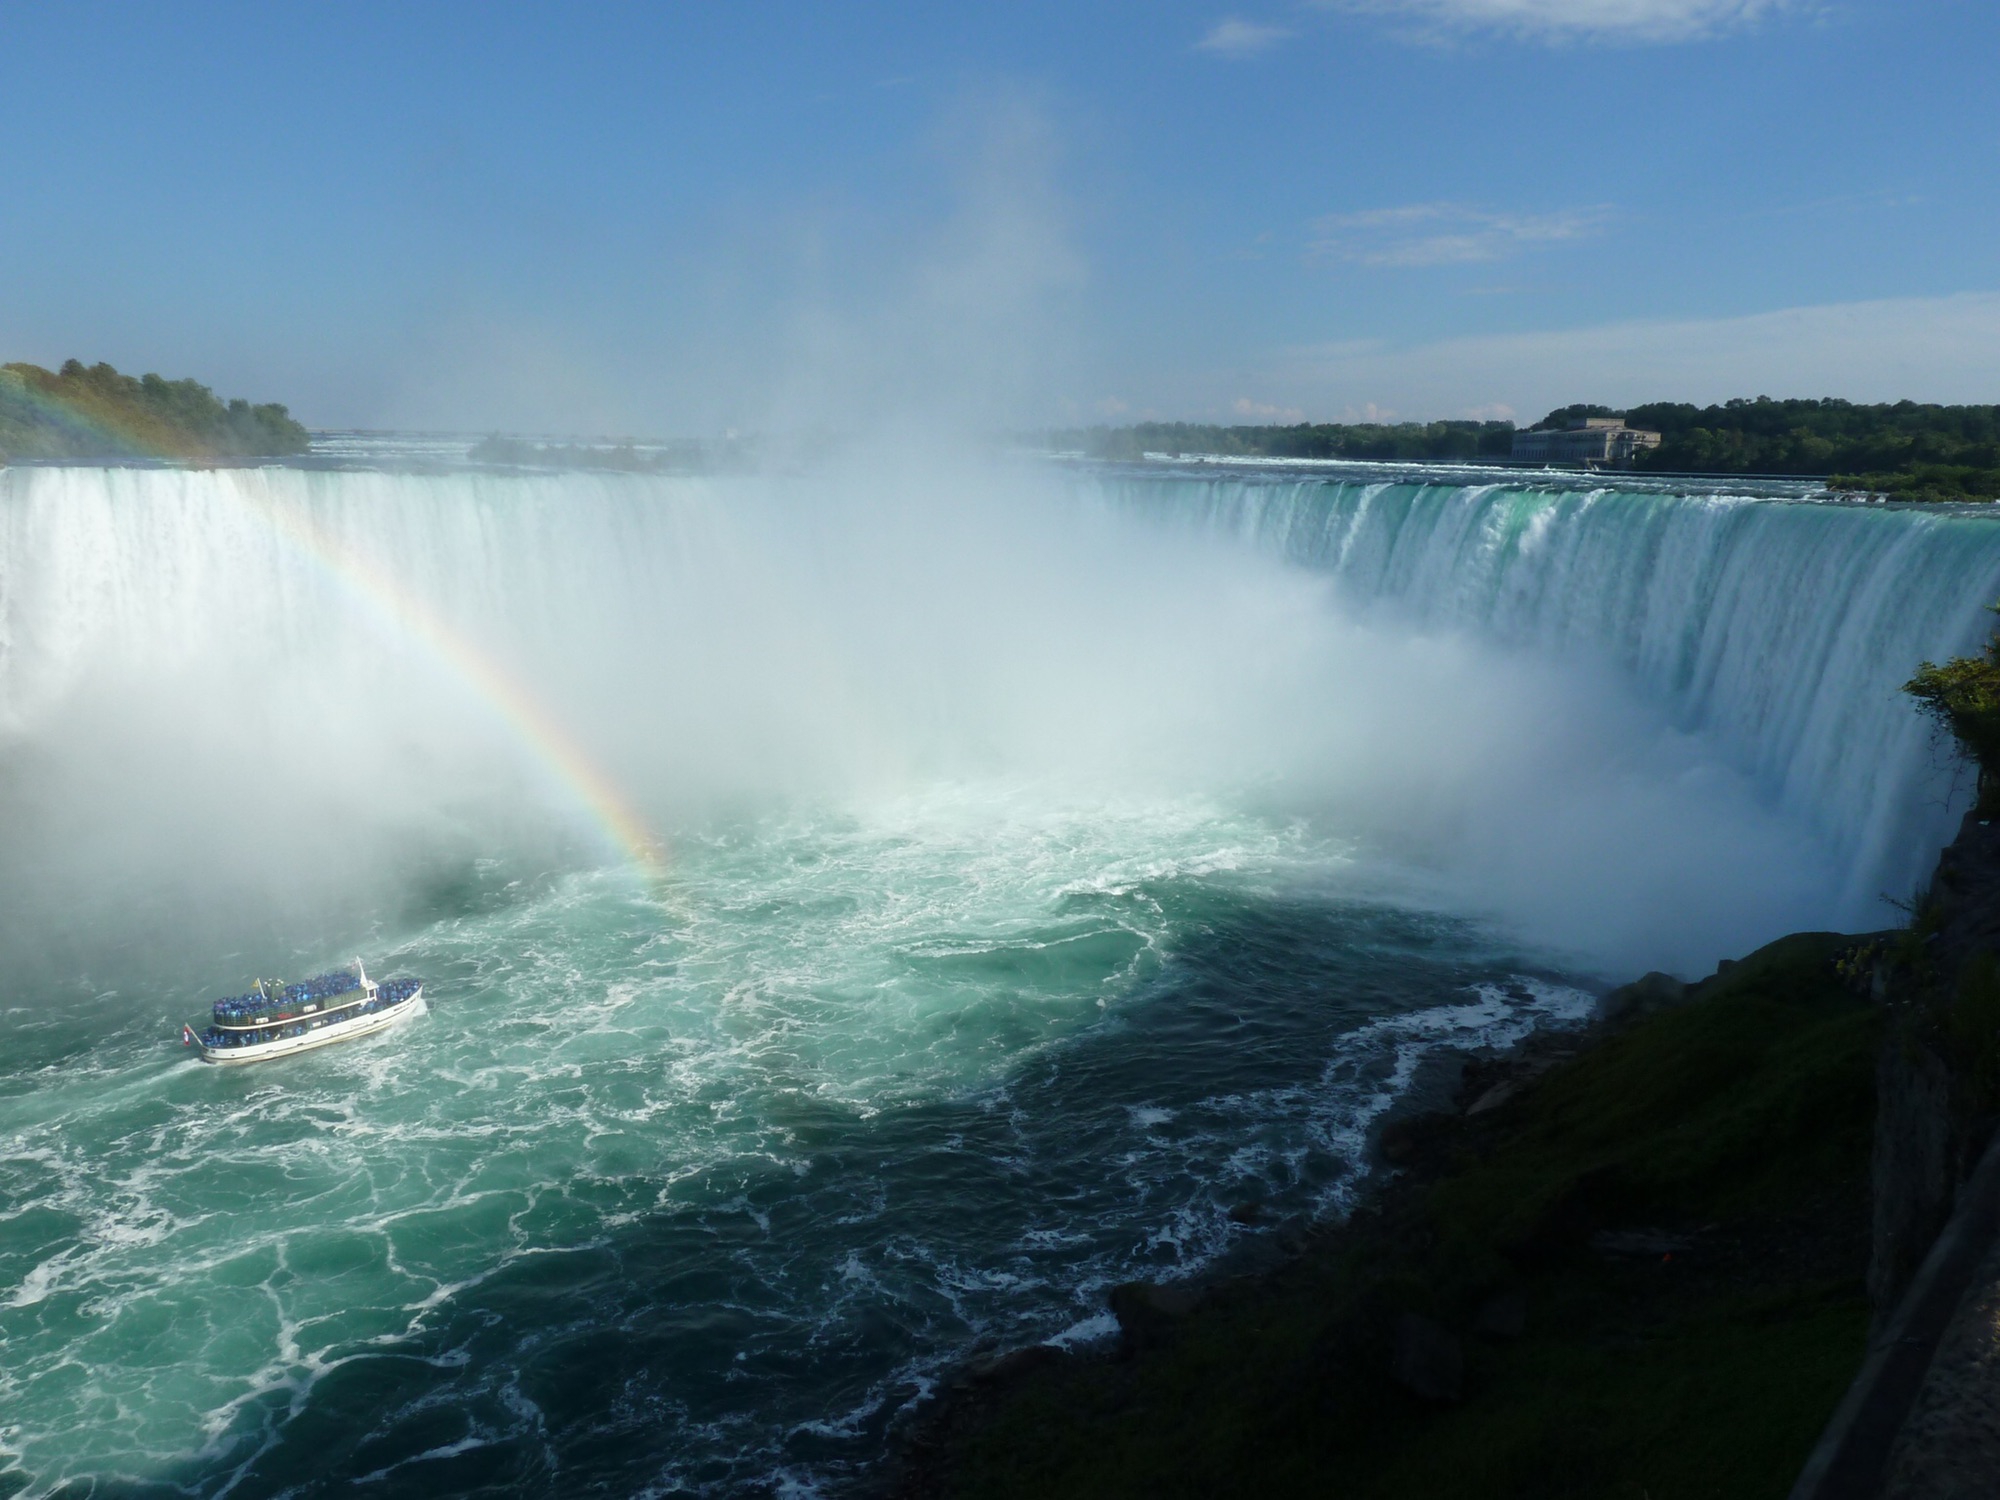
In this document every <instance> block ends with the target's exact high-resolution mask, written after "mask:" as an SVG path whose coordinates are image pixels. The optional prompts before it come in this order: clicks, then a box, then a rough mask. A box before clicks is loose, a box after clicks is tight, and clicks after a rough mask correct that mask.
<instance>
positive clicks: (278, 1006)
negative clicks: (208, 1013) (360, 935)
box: [215, 969, 361, 1022]
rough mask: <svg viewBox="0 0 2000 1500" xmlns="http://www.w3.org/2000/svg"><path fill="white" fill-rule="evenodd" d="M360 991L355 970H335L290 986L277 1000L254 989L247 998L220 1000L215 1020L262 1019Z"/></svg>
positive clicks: (238, 996)
mask: <svg viewBox="0 0 2000 1500" xmlns="http://www.w3.org/2000/svg"><path fill="white" fill-rule="evenodd" d="M360 988H361V981H360V980H359V979H358V978H356V977H355V975H354V972H353V970H351V969H336V970H334V971H333V973H331V974H316V975H314V976H313V977H312V978H311V979H302V980H300V981H299V982H298V983H297V984H288V985H286V986H285V987H284V989H283V990H282V991H281V992H280V993H279V994H278V996H277V998H276V999H271V998H268V997H266V996H265V995H264V994H263V993H261V992H260V991H257V990H252V991H251V992H250V993H249V994H247V995H235V996H232V997H231V998H229V999H227V1000H218V1001H216V1002H215V1019H216V1020H218V1021H223V1022H228V1021H247V1020H250V1019H251V1018H252V1017H253V1016H261V1015H264V1014H266V1013H268V1012H270V1011H273V1010H283V1009H286V1008H287V1007H290V1006H297V1005H309V1004H311V1003H312V1002H313V1001H315V1000H331V999H332V998H333V997H334V996H335V995H344V994H346V993H347V992H348V991H349V990H358V989H360Z"/></svg>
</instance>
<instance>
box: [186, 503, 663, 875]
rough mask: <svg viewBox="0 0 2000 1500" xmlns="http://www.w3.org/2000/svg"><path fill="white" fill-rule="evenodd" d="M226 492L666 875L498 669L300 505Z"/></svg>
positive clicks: (647, 841) (601, 780)
mask: <svg viewBox="0 0 2000 1500" xmlns="http://www.w3.org/2000/svg"><path fill="white" fill-rule="evenodd" d="M229 477H230V479H231V480H232V481H233V482H232V483H230V484H229V485H228V486H227V487H226V488H227V492H228V493H230V494H231V495H232V496H233V498H234V499H236V500H237V501H238V502H239V503H240V504H241V505H242V506H243V508H244V509H245V510H246V511H248V512H250V513H251V514H252V515H255V516H256V517H258V518H259V519H260V520H262V521H263V522H264V523H265V524H266V525H267V526H269V528H270V529H271V531H272V532H273V533H274V534H275V535H276V536H277V537H278V539H279V540H280V541H281V542H282V543H284V544H285V545H287V546H289V547H290V548H291V549H292V550H293V551H294V552H296V553H297V554H299V555H300V556H302V557H304V558H306V559H308V560H310V561H311V562H312V563H314V564H315V565H316V566H317V567H318V568H319V569H320V571H321V572H322V573H324V574H325V575H326V576H327V577H328V578H329V579H331V580H332V582H333V583H334V584H335V585H336V586H337V587H338V588H339V589H340V591H341V592H342V593H343V594H345V595H346V596H347V597H348V598H349V599H350V600H352V601H353V602H354V603H356V604H357V605H359V606H360V607H361V608H363V609H364V610H365V611H366V612H367V613H369V614H371V615H373V616H375V617H376V618H377V619H379V620H381V621H382V622H383V623H384V624H386V625H387V626H389V627H390V628H391V629H393V630H394V631H395V632H396V633H397V634H399V635H401V636H404V637H406V638H408V639H410V640H413V641H415V642H416V643H417V644H419V645H420V646H422V647H423V648H424V649H425V650H426V651H428V652H429V653H430V655H431V657H432V658H433V659H434V660H435V661H436V662H437V663H438V664H439V665H440V666H442V667H444V668H445V669H447V670H448V671H449V672H450V673H451V675H453V676H454V677H456V678H457V679H458V680H459V681H461V682H462V683H464V684H465V686H466V687H468V688H469V689H470V690H471V691H472V692H473V693H474V694H475V695H476V696H477V697H479V698H480V699H482V700H483V701H484V702H485V703H486V705H487V706H488V707H489V708H490V709H491V710H492V711H493V712H494V714H495V715H496V716H497V717H498V718H499V719H500V720H501V721H502V722H503V723H504V724H506V726H507V727H508V728H509V729H510V730H511V731H512V732H513V734H514V736H515V738H516V739H518V740H519V741H520V742H521V744H522V745H523V746H524V747H526V748H527V750H528V751H529V752H530V754H531V755H532V757H533V758H534V759H535V760H536V761H538V762H539V763H540V764H541V765H542V766H543V767H545V768H546V769H547V770H548V771H549V772H550V773H551V774H552V776H553V778H554V780H555V781H556V782H557V783H558V784H560V785H561V786H562V787H563V788H564V789H565V790H566V792H567V793H568V794H569V796H570V798H571V800H573V801H574V802H575V803H576V804H577V805H578V806H579V807H581V808H582V809H583V811H584V812H585V813H586V814H588V815H589V817H590V819H591V821H592V822H594V823H595V824H596V825H597V827H598V828H599V829H600V831H601V832H602V833H603V834H604V836H605V838H606V839H607V840H609V842H610V843H611V844H612V845H614V846H615V847H616V848H618V849H619V850H620V851H622V852H623V854H624V855H625V856H626V858H627V859H628V860H629V861H630V862H631V864H632V867H633V868H634V869H635V870H637V871H638V872H639V874H640V875H641V876H643V877H644V878H645V879H646V880H647V881H648V882H649V883H651V882H653V881H657V880H658V879H659V878H660V877H661V876H662V875H664V873H665V870H666V846H665V845H664V844H663V843H662V842H661V840H660V839H659V838H658V837H657V836H656V835H655V834H654V833H653V832H652V830H651V829H650V828H648V827H647V825H646V822H645V820H644V819H643V818H642V817H640V815H639V814H638V812H637V811H635V810H634V809H633V807H632V805H631V804H630V802H628V801H627V800H626V799H625V797H624V795H623V794H622V793H621V792H620V791H619V790H618V788H617V787H616V786H614V785H613V784H612V782H611V780H610V778H609V777H607V776H606V775H605V774H604V773H603V772H602V771H601V770H599V769H598V767H597V766H596V764H595V763H594V762H593V761H592V760H591V758H590V756H589V755H588V754H586V753H585V751H584V750H583V748H582V746H580V745H578V744H577V742H576V741H575V740H574V739H573V738H572V737H571V736H570V734H569V732H568V731H567V730H566V729H564V727H563V726H562V724H561V723H560V721H558V720H557V719H556V717H555V716H554V715H553V714H551V713H550V712H549V711H548V710H547V709H546V708H544V707H543V706H542V705H541V704H540V703H539V702H538V701H536V699H535V697H534V695H533V694H532V693H530V692H529V691H528V690H527V689H526V688H525V687H523V686H522V685H521V684H520V683H519V682H516V681H515V680H514V679H513V678H512V677H510V676H508V675H507V673H506V671H505V670H504V669H503V668H502V667H501V666H500V664H499V663H498V662H496V661H494V660H493V658H492V657H490V656H488V655H487V654H486V653H485V652H483V651H481V650H480V649H479V648H478V647H477V646H476V645H474V644H473V643H472V642H471V641H470V640H468V639H467V638H466V637H465V636H464V635H463V634H461V633H460V632H459V631H457V630H455V629H453V628H452V626H451V625H450V624H448V623H447V622H446V621H445V620H444V619H443V618H441V617H440V616H439V615H438V614H436V613H435V612H434V611H432V610H431V609H429V608H427V607H426V606H425V605H424V604H423V603H422V602H421V601H419V600H418V599H417V598H416V597H414V596H413V595H412V594H410V593H409V592H408V591H406V590H403V589H398V588H396V587H395V586H394V584H393V582H392V580H390V579H389V578H388V577H387V576H386V575H385V574H384V572H383V570H382V569H381V567H380V566H379V565H377V564H376V563H374V562H373V561H371V560H369V559H367V558H364V557H363V556H362V555H361V554H359V553H357V552H355V551H354V550H353V549H352V548H350V547H348V546H347V545H346V544H345V543H343V542H342V541H341V540H340V539H339V538H337V537H335V536H334V535H333V534H332V533H331V532H329V531H327V530H326V529H325V528H324V527H322V526H320V525H318V524H317V523H316V522H314V520H313V519H312V517H311V516H309V515H308V514H306V512H305V511H304V509H303V508H301V507H298V506H291V505H286V504H284V503H283V502H281V501H280V500H278V499H277V498H276V497H275V496H272V495H270V494H269V493H268V492H261V493H260V491H262V490H263V487H262V486H261V485H257V484H252V483H246V482H244V481H245V480H247V479H248V478H249V477H250V476H248V475H231V476H229Z"/></svg>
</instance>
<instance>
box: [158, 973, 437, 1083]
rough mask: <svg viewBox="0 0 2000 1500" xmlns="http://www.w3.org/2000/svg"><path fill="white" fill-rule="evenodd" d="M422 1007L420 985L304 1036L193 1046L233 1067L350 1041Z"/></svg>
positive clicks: (210, 1058) (206, 1056)
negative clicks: (385, 1005)
mask: <svg viewBox="0 0 2000 1500" xmlns="http://www.w3.org/2000/svg"><path fill="white" fill-rule="evenodd" d="M423 1010H424V992H423V988H422V986H418V988H417V992H416V993H415V994H414V995H412V996H410V998H409V999H407V1000H404V1001H402V1002H401V1003H400V1004H397V1005H392V1006H390V1007H389V1008H388V1009H387V1010H378V1011H374V1012H371V1013H370V1014H368V1015H365V1016H355V1017H354V1018H353V1019H351V1020H346V1021H330V1022H325V1023H323V1024H320V1025H317V1026H314V1027H313V1029H311V1030H310V1031H308V1032H306V1034H305V1035H304V1036H286V1037H279V1038H278V1039H277V1040H276V1041H273V1042H254V1043H252V1044H251V1045H250V1046H247V1047H211V1046H209V1045H208V1044H207V1043H205V1042H202V1043H197V1045H198V1046H199V1047H200V1049H201V1060H202V1061H203V1062H209V1063H218V1064H220V1065H221V1066H223V1067H237V1066H240V1065H241V1064H243V1063H253V1062H269V1061H270V1060H271V1059H272V1058H274V1057H290V1056H291V1055H292V1054H293V1053H295V1052H310V1051H312V1049H313V1048H315V1047H329V1046H332V1045H333V1043H335V1042H351V1041H353V1040H355V1039H356V1038H357V1037H364V1036H373V1035H375V1033H376V1032H378V1031H387V1030H388V1029H389V1028H390V1027H391V1026H394V1025H396V1024H397V1023H398V1022H401V1021H405V1020H408V1019H409V1018H410V1017H411V1016H414V1015H420V1014H421V1013H422V1012H423Z"/></svg>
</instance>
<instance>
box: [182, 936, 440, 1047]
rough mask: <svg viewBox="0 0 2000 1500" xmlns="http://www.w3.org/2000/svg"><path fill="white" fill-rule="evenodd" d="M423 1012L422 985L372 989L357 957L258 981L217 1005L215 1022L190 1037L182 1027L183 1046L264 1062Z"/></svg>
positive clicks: (394, 982) (393, 983)
mask: <svg viewBox="0 0 2000 1500" xmlns="http://www.w3.org/2000/svg"><path fill="white" fill-rule="evenodd" d="M423 1008H424V986H423V981H421V980H417V979H391V980H388V981H386V982H385V983H382V984H377V983H376V982H375V981H374V980H372V979H370V978H369V977H368V971H367V970H366V969H364V968H362V966H361V960H360V959H358V958H357V959H355V960H354V963H353V965H352V966H351V967H349V968H345V969H335V970H334V971H333V972H332V973H330V974H320V975H317V976H315V977H314V978H312V979H305V980H301V981H300V982H299V983H297V984H280V983H277V982H276V981H274V980H268V979H260V980H258V981H257V985H256V988H254V989H253V990H251V991H250V993H249V994H247V995H232V996H230V997H229V998H228V999H226V1000H218V1001H216V1002H215V1024H214V1025H213V1026H210V1027H209V1028H207V1029H206V1030H205V1031H202V1032H200V1033H199V1034H197V1033H196V1031H195V1029H194V1028H193V1027H192V1026H183V1027H181V1041H182V1043H183V1044H185V1045H186V1046H190V1047H197V1048H199V1049H200V1051H201V1060H202V1061H203V1062H212V1063H253V1062H264V1061H266V1060H267V1059H269V1058H273V1057H289V1056H291V1054H292V1053H294V1052H306V1051H309V1050H310V1049H312V1048H314V1047H324V1046H326V1045H327V1044H328V1043H330V1042H345V1041H349V1040H351V1039H352V1038H354V1037H358V1036H371V1035H373V1034H374V1033H375V1032H378V1031H386V1030H387V1029H388V1028H389V1027H391V1026H394V1025H395V1024H396V1023H397V1022H398V1021H401V1020H404V1019H406V1018H407V1017H410V1016H413V1015H417V1014H420V1013H421V1012H422V1010H423Z"/></svg>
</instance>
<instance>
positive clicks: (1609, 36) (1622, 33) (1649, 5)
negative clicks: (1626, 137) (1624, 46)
mask: <svg viewBox="0 0 2000 1500" xmlns="http://www.w3.org/2000/svg"><path fill="white" fill-rule="evenodd" d="M1320 3H1321V4H1322V5H1324V6H1326V7H1327V8H1328V9H1332V10H1349V11H1363V12H1371V13H1374V14H1378V15H1385V16H1390V17H1394V18H1397V19H1399V20H1402V21H1404V22H1406V23H1408V24H1409V25H1410V27H1411V28H1412V29H1413V30H1415V31H1416V32H1417V33H1419V34H1427V35H1432V36H1436V35H1440V34H1450V33H1454V32H1479V31H1485V32H1502V33H1509V34H1512V35H1515V36H1524V37H1529V38H1533V39H1536V40H1540V41H1572V42H1575V41H1601V42H1685V41H1692V40H1695V39H1696V38H1699V37H1704V36H1712V35H1714V34H1716V33H1717V32H1722V31H1733V30H1736V29H1738V28H1740V27H1744V26H1749V25H1751V24H1753V23H1755V22H1757V21H1759V20H1762V19H1763V18H1764V17H1766V16H1770V15H1775V14H1776V13H1778V12H1779V11H1784V10H1794V11H1795V10H1799V9H1802V8H1803V6H1804V0H1320Z"/></svg>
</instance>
